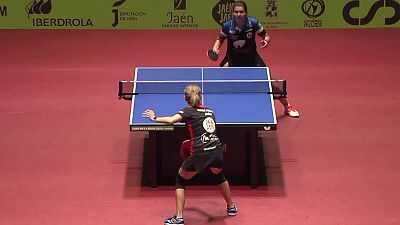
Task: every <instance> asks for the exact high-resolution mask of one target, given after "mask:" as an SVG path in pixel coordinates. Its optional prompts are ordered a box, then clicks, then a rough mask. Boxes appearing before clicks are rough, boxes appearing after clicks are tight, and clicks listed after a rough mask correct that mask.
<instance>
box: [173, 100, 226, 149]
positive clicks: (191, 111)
mask: <svg viewBox="0 0 400 225" xmlns="http://www.w3.org/2000/svg"><path fill="white" fill-rule="evenodd" d="M178 114H179V115H181V116H182V122H184V123H185V124H186V127H187V129H188V131H189V135H190V155H191V156H202V155H209V154H212V153H215V150H217V149H221V148H220V145H221V142H220V140H219V138H218V136H217V134H216V125H215V121H216V120H215V116H214V112H213V111H212V110H211V109H209V108H206V107H202V108H194V107H186V108H183V109H182V110H180V111H179V112H178Z"/></svg>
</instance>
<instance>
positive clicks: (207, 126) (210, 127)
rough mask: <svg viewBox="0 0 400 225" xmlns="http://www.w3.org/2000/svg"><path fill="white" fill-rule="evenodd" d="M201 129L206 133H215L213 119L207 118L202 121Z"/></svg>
mask: <svg viewBox="0 0 400 225" xmlns="http://www.w3.org/2000/svg"><path fill="white" fill-rule="evenodd" d="M203 128H204V130H206V131H207V132H208V133H213V132H214V131H215V122H214V120H213V118H211V117H207V118H206V119H205V120H204V121H203Z"/></svg>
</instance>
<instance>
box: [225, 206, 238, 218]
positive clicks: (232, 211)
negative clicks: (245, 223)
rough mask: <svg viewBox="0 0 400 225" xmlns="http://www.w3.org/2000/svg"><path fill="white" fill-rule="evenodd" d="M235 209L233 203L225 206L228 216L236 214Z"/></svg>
mask: <svg viewBox="0 0 400 225" xmlns="http://www.w3.org/2000/svg"><path fill="white" fill-rule="evenodd" d="M237 211H238V209H237V207H236V205H235V204H232V206H228V207H226V212H227V213H228V216H236V214H237Z"/></svg>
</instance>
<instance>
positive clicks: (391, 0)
mask: <svg viewBox="0 0 400 225" xmlns="http://www.w3.org/2000/svg"><path fill="white" fill-rule="evenodd" d="M357 7H360V0H353V1H350V2H348V3H347V4H346V5H345V6H344V7H343V12H342V14H343V19H344V20H345V21H346V22H347V23H348V24H350V25H365V24H368V23H369V22H371V20H372V19H373V18H374V17H375V14H376V12H377V11H378V9H380V8H382V7H388V8H392V9H393V10H394V15H393V16H392V17H388V18H385V25H392V24H395V23H397V22H398V21H399V19H400V4H399V3H398V2H397V1H395V0H379V1H376V2H375V3H374V4H373V5H372V6H371V7H370V9H369V11H368V13H367V15H366V16H365V17H364V18H354V17H352V16H351V15H350V12H351V10H352V9H353V8H357Z"/></svg>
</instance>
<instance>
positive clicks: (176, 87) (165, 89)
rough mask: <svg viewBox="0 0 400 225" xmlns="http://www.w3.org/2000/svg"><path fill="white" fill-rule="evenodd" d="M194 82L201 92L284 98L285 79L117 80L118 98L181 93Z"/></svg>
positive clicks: (285, 92) (285, 93)
mask: <svg viewBox="0 0 400 225" xmlns="http://www.w3.org/2000/svg"><path fill="white" fill-rule="evenodd" d="M190 84H196V85H198V86H199V87H201V88H202V93H203V94H246V93H249V94H255V93H260V94H271V95H273V97H274V99H279V98H285V97H286V95H287V91H286V80H203V81H123V80H122V81H119V88H118V89H119V90H118V96H119V98H120V99H121V98H123V99H126V100H130V99H132V96H133V95H140V94H183V92H184V90H185V87H186V86H187V85H190Z"/></svg>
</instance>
